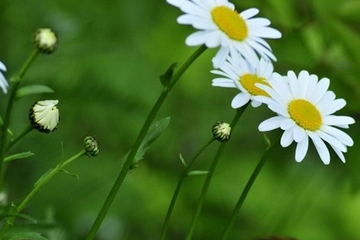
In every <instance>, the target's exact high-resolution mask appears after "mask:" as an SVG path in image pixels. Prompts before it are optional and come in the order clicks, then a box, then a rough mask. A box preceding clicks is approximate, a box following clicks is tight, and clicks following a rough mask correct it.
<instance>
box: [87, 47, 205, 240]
mask: <svg viewBox="0 0 360 240" xmlns="http://www.w3.org/2000/svg"><path fill="white" fill-rule="evenodd" d="M206 49H207V48H206V47H205V46H201V47H199V48H198V49H197V50H196V51H195V52H194V53H193V54H192V55H191V56H190V57H189V58H188V60H187V61H186V62H185V63H184V64H183V65H182V66H181V67H180V68H179V70H178V71H177V72H176V73H175V74H174V75H173V76H172V78H171V81H170V84H169V86H165V87H164V89H163V91H162V92H161V94H160V96H159V98H158V100H157V101H156V103H155V105H154V106H153V108H152V109H151V111H150V113H149V115H148V117H147V118H146V120H145V122H144V125H143V126H142V128H141V130H140V133H139V135H138V137H137V138H136V140H135V142H134V144H133V146H132V148H131V150H130V152H129V155H128V157H127V158H126V160H125V162H124V163H123V166H122V168H121V171H120V172H119V175H118V177H117V179H116V180H115V182H114V185H113V187H112V188H111V190H110V192H109V194H108V196H107V198H106V200H105V202H104V204H103V206H102V208H101V210H100V212H99V213H98V216H97V217H96V219H95V222H94V223H93V225H92V227H91V229H90V231H89V234H88V236H87V238H86V239H87V240H91V239H94V238H95V236H96V233H97V231H98V230H99V228H100V226H101V223H102V222H103V220H104V218H105V216H106V214H107V212H108V211H109V209H110V206H111V204H112V202H113V201H114V199H115V196H116V194H117V193H118V191H119V189H120V187H121V184H122V183H123V181H124V179H125V177H126V175H127V173H128V171H129V167H130V166H131V164H132V162H133V159H134V157H135V155H136V152H137V151H138V149H139V147H140V145H141V143H142V141H143V140H144V137H145V136H146V133H147V131H148V130H149V127H150V126H151V124H152V122H153V121H154V119H155V117H156V115H157V113H158V111H159V110H160V108H161V106H162V104H163V103H164V101H165V99H166V97H167V95H168V93H169V92H170V90H171V89H172V88H173V87H174V85H175V84H176V83H177V81H178V80H179V79H180V77H181V76H182V75H183V73H184V72H185V71H186V70H187V69H188V68H189V67H190V66H191V64H192V63H193V62H194V61H195V60H196V59H197V58H198V57H199V56H200V55H201V54H202V53H203V52H204V51H205V50H206Z"/></svg>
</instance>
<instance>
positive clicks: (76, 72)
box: [0, 0, 360, 240]
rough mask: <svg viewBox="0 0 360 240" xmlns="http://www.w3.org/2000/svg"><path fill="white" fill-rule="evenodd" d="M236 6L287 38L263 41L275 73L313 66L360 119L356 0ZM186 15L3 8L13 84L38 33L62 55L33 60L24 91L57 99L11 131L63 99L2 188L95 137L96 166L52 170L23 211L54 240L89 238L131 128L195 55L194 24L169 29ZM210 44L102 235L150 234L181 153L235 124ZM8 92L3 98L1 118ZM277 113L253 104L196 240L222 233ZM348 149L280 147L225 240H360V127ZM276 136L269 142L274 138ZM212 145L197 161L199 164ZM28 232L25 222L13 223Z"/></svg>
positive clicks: (92, 7) (153, 6)
mask: <svg viewBox="0 0 360 240" xmlns="http://www.w3.org/2000/svg"><path fill="white" fill-rule="evenodd" d="M232 2H233V3H234V4H235V5H236V8H237V9H238V11H242V10H243V9H247V8H250V7H256V8H259V9H260V14H259V15H258V16H260V17H266V18H268V19H270V20H271V22H272V26H273V27H274V28H276V29H279V30H280V31H281V32H282V33H283V37H282V38H281V39H280V40H272V41H269V43H270V45H271V46H272V48H273V52H274V54H275V55H276V56H277V58H278V61H277V62H276V63H274V66H275V71H277V72H279V73H281V74H286V72H287V71H288V70H294V71H295V72H297V73H298V72H299V71H300V70H308V71H309V72H311V73H314V74H317V75H318V76H319V77H320V78H322V77H328V78H330V79H331V85H330V89H331V90H333V91H334V92H335V93H336V95H337V97H338V98H344V99H346V101H347V103H348V104H347V106H346V107H345V108H344V109H342V110H341V111H340V112H339V113H338V114H339V115H350V116H352V117H354V118H355V119H356V120H357V121H359V116H360V104H359V102H360V80H359V76H360V32H359V31H360V27H359V26H360V16H359V12H360V1H358V0H343V1H337V0H311V1H310V0H305V1H304V0H294V1H288V0H252V1H250V0H249V1H240V0H234V1H232ZM180 14H181V12H180V11H179V10H178V9H176V8H175V7H173V6H170V5H169V4H167V3H166V2H165V1H164V0H161V1H160V0H146V1H144V0H142V1H141V0H132V1H78V0H61V1H60V0H53V1H44V0H38V1H31V0H21V1H14V0H1V2H0V29H1V33H0V60H1V61H3V62H4V63H5V64H6V66H7V68H8V71H7V72H6V76H7V77H8V78H9V77H10V76H11V75H12V74H13V73H15V72H16V71H18V69H19V68H20V66H21V65H22V63H23V62H24V60H25V59H26V58H27V56H28V55H29V54H30V53H31V51H32V49H33V45H32V35H33V33H34V32H35V30H36V29H37V28H39V27H51V28H52V29H54V31H55V32H57V35H58V37H59V48H58V51H57V52H56V53H54V54H53V55H49V56H40V57H38V58H37V59H36V61H35V62H34V64H33V65H32V67H31V68H30V70H29V71H28V73H27V74H26V76H25V78H24V83H23V84H24V86H25V85H30V84H46V85H48V86H50V87H51V88H53V89H54V90H55V93H53V94H44V95H40V96H31V97H27V98H23V99H21V100H19V101H18V102H17V103H16V108H15V110H14V114H13V118H12V119H13V122H12V124H11V129H12V131H13V132H14V133H15V134H16V133H19V132H20V131H21V130H22V129H23V128H24V127H25V126H26V125H27V124H28V111H29V108H30V106H31V105H32V104H33V103H34V102H35V101H37V100H40V99H58V100H59V101H60V102H59V105H58V108H59V109H60V114H61V122H60V124H59V126H58V130H57V131H55V132H54V133H51V134H42V133H39V132H35V131H33V132H31V133H30V134H29V135H28V136H27V137H26V138H25V139H23V140H22V141H21V142H20V143H19V144H18V145H17V146H16V147H15V148H14V149H13V151H12V153H15V152H20V151H28V150H31V151H33V152H34V153H35V154H36V155H35V156H33V157H31V158H29V159H26V160H19V161H14V162H11V163H10V164H8V165H7V173H6V176H5V183H6V185H5V190H6V192H7V193H8V198H9V202H11V201H12V202H15V203H17V202H19V201H21V199H22V198H23V197H24V196H25V195H26V194H27V193H28V192H29V191H30V190H31V188H32V185H33V184H34V182H35V181H36V180H37V179H38V178H39V177H40V176H41V175H42V174H43V173H44V172H46V171H47V170H48V169H49V168H52V167H54V166H55V165H56V164H57V163H58V162H59V161H61V159H64V158H68V157H70V156H72V155H73V154H75V153H76V152H78V151H79V150H80V149H81V148H82V140H83V138H84V137H85V136H86V135H94V136H95V137H96V138H97V139H98V140H99V141H100V143H101V153H100V154H99V156H98V157H96V158H81V159H79V160H77V161H76V162H75V163H73V164H71V165H70V166H69V167H68V168H67V170H68V171H70V172H72V173H74V174H77V175H78V176H79V179H76V178H72V177H69V176H68V175H66V174H58V175H57V176H56V177H55V178H54V179H53V180H52V181H51V182H50V183H49V184H47V185H46V187H45V188H44V189H42V190H41V191H40V192H39V193H38V194H37V196H36V197H35V198H34V199H33V201H32V202H31V203H30V204H29V206H28V208H27V209H26V211H25V212H24V213H25V214H27V215H29V216H31V217H33V218H34V219H36V220H37V224H36V226H37V227H38V230H39V231H42V232H43V233H45V234H47V236H48V237H49V238H50V239H59V240H60V239H84V236H85V235H86V233H87V230H88V229H89V227H90V226H91V224H92V222H93V221H94V218H95V217H96V214H97V212H98V211H99V209H100V207H101V205H102V204H103V202H104V200H105V198H106V196H107V194H108V192H109V190H110V188H111V186H112V184H113V182H114V181H115V179H116V176H117V174H118V172H119V171H120V167H121V159H122V158H123V156H124V155H125V154H126V153H127V152H128V150H129V148H130V147H131V144H132V143H133V141H134V139H135V137H136V135H137V133H138V132H139V129H140V127H141V125H142V123H143V121H144V119H145V117H146V116H147V114H148V113H149V111H150V109H151V107H152V105H153V103H154V102H155V100H156V98H157V96H158V95H159V94H160V92H161V84H160V81H159V75H161V74H162V73H163V72H164V71H165V70H166V69H167V67H168V66H170V64H172V63H173V62H179V63H182V62H184V61H185V60H186V59H187V57H188V56H189V55H190V54H192V53H193V52H194V51H195V49H196V48H192V47H187V46H185V43H184V40H185V38H186V37H187V36H188V35H189V34H190V33H192V32H193V31H194V30H193V29H192V28H191V27H190V26H182V25H178V24H177V23H176V18H177V17H178V16H179V15H180ZM215 53H216V50H215V49H210V50H207V51H206V52H205V53H204V54H203V55H202V56H201V57H200V58H199V59H198V60H197V61H196V62H195V63H194V64H193V66H192V67H191V68H190V69H189V70H188V72H186V74H185V75H184V76H183V78H182V79H181V81H180V82H179V83H178V84H177V85H176V86H175V88H174V89H173V91H172V92H171V93H170V95H169V98H168V99H167V101H166V103H165V105H164V106H163V107H162V109H161V111H160V113H159V115H158V118H157V119H161V118H163V117H166V116H171V123H170V125H169V127H168V128H167V129H166V131H165V132H164V133H163V134H162V136H161V137H160V138H159V139H158V140H157V141H156V142H155V143H154V144H153V145H152V147H151V149H150V150H149V151H148V153H147V154H146V156H145V159H144V160H143V161H142V162H140V164H139V167H138V168H137V169H135V170H133V171H131V172H130V173H129V174H128V176H127V177H126V179H125V182H124V184H123V186H122V187H121V189H120V192H119V193H118V195H117V198H116V200H115V201H114V204H113V206H112V208H111V210H110V212H109V214H108V215H107V218H106V219H105V222H104V224H103V226H102V228H101V230H100V232H99V236H98V239H99V240H105V239H106V240H112V239H119V240H123V239H128V240H138V239H158V238H159V237H160V232H161V227H162V223H163V220H164V217H165V214H166V210H167V207H168V204H169V202H170V199H171V196H172V193H173V191H174V189H175V186H176V184H177V181H178V179H179V177H180V175H181V172H182V165H181V162H180V160H179V154H180V153H181V154H182V155H183V157H184V158H185V160H186V159H189V158H190V157H191V156H192V154H194V152H195V151H196V149H197V148H199V147H200V146H201V145H202V144H203V143H204V142H205V141H207V140H208V139H209V137H210V136H211V126H212V125H213V123H214V122H216V121H219V120H222V121H231V119H232V118H233V116H234V114H235V111H234V110H233V109H231V107H230V102H231V100H232V98H233V97H234V96H235V94H236V93H237V91H236V90H231V89H224V88H214V87H212V86H211V80H212V78H213V77H214V76H213V75H212V74H211V73H210V70H211V69H212V65H211V58H212V57H213V56H214V54H215ZM7 97H8V96H4V95H3V94H1V96H0V103H1V104H0V110H1V114H2V115H3V114H4V109H5V105H6V102H7ZM269 116H272V113H271V112H270V111H269V110H268V109H266V107H264V106H263V107H260V108H258V109H253V108H248V109H247V110H246V112H245V113H244V115H243V117H242V118H241V120H240V122H239V124H238V125H237V127H236V129H235V130H234V132H233V135H232V139H231V141H230V142H229V143H228V146H227V147H226V150H225V152H224V154H223V156H222V158H221V160H220V163H219V165H218V168H217V169H216V172H215V176H214V178H213V181H212V183H211V186H210V189H209V193H208V196H207V199H206V202H205V206H204V210H203V212H202V215H201V219H200V223H199V224H198V227H197V228H196V232H195V236H194V239H208V240H211V239H219V236H220V234H221V232H222V230H223V228H224V226H225V223H226V222H227V219H228V218H229V216H230V214H231V211H232V209H233V207H234V205H235V203H236V201H237V199H238V197H239V196H240V193H241V191H242V189H243V187H244V185H245V183H246V181H247V179H248V177H249V176H250V174H251V172H252V170H253V169H254V167H255V165H256V164H257V162H258V160H259V159H260V157H261V156H262V154H263V153H264V151H265V147H266V145H265V142H264V139H263V135H262V133H259V132H258V130H257V126H258V124H259V123H260V122H261V121H262V120H263V119H265V118H267V117H269ZM346 132H347V133H349V134H350V135H351V136H352V137H353V139H354V141H355V146H354V147H352V148H350V149H349V151H348V153H347V154H346V158H347V162H346V164H343V163H342V162H341V161H340V160H339V159H338V158H337V156H336V155H335V154H334V153H333V152H331V155H332V159H331V163H330V165H328V166H325V165H324V164H323V163H322V162H321V160H320V159H319V157H318V155H317V153H316V151H315V150H314V148H313V147H311V148H310V150H309V153H308V155H307V157H306V158H305V160H304V161H303V162H302V163H296V162H295V161H294V146H293V145H292V146H291V147H289V148H287V149H282V148H280V149H279V150H277V152H276V153H275V154H274V155H273V157H272V158H271V159H269V162H267V164H266V165H265V167H264V169H263V170H262V172H261V174H260V176H259V177H258V179H257V180H256V182H255V185H254V186H253V188H252V190H251V192H250V194H249V196H248V198H247V199H246V201H245V204H244V206H243V208H242V209H241V211H240V215H239V218H238V220H237V222H236V224H235V226H234V228H233V231H232V233H231V236H230V239H256V238H258V237H266V236H273V235H276V236H288V237H294V238H296V239H302V240H315V239H316V240H338V239H349V240H355V239H360V227H359V219H360V193H359V186H360V177H359V170H360V163H359V157H358V156H359V154H360V149H359V147H358V142H359V140H360V139H359V138H360V134H359V124H358V123H356V124H354V125H352V126H351V128H350V129H349V130H346ZM278 133H279V132H276V131H275V132H274V133H271V134H269V138H270V139H274V135H276V134H278ZM218 146H219V143H214V144H213V145H212V146H211V148H210V149H208V150H207V151H206V152H205V153H204V154H203V155H202V156H201V158H200V159H198V161H197V163H196V164H195V166H194V169H198V170H207V169H208V167H209V165H210V163H211V159H212V157H213V156H214V153H215V151H216V149H217V148H218ZM204 179H205V177H204V176H197V177H191V178H189V179H188V180H187V181H186V184H185V185H184V188H183V189H182V192H181V194H180V198H179V200H178V202H177V205H176V209H175V212H174V214H173V217H172V219H171V222H170V227H169V230H168V238H167V239H172V240H176V239H184V237H185V236H186V232H187V230H188V228H189V226H190V223H191V220H192V217H193V215H194V212H195V209H196V204H197V201H198V198H199V195H200V191H201V187H202V184H203V182H204ZM19 224H22V226H23V227H26V226H33V225H34V224H33V223H32V222H31V221H27V220H22V221H20V222H19Z"/></svg>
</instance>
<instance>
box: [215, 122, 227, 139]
mask: <svg viewBox="0 0 360 240" xmlns="http://www.w3.org/2000/svg"><path fill="white" fill-rule="evenodd" d="M212 133H213V136H214V138H215V139H216V140H218V141H220V142H226V141H228V140H229V139H230V135H231V127H230V124H228V123H225V122H216V123H215V124H214V126H213V127H212Z"/></svg>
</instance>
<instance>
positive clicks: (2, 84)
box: [0, 62, 9, 94]
mask: <svg viewBox="0 0 360 240" xmlns="http://www.w3.org/2000/svg"><path fill="white" fill-rule="evenodd" d="M1 71H3V72H5V71H6V66H5V65H4V64H3V63H2V62H0V87H1V89H2V90H3V92H4V93H5V94H6V93H7V92H8V88H9V84H8V82H7V81H6V78H5V77H4V75H3V74H2V72H1Z"/></svg>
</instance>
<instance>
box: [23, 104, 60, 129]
mask: <svg viewBox="0 0 360 240" xmlns="http://www.w3.org/2000/svg"><path fill="white" fill-rule="evenodd" d="M58 103H59V101H58V100H42V101H37V102H36V103H34V105H32V107H31V108H30V112H29V119H30V122H31V125H32V126H33V127H34V128H35V129H37V130H39V131H40V132H44V133H49V132H52V131H54V130H56V127H57V125H58V123H59V121H60V116H59V110H58V109H57V107H56V105H57V104H58Z"/></svg>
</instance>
